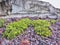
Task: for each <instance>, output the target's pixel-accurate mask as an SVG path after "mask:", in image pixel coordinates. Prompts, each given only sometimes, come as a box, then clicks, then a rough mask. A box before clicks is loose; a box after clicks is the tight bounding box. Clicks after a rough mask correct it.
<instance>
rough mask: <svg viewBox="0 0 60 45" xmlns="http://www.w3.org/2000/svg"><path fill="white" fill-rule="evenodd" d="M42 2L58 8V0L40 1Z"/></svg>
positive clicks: (59, 6)
mask: <svg viewBox="0 0 60 45" xmlns="http://www.w3.org/2000/svg"><path fill="white" fill-rule="evenodd" d="M42 1H46V2H49V3H50V4H52V5H53V6H54V7H56V8H60V0H42Z"/></svg>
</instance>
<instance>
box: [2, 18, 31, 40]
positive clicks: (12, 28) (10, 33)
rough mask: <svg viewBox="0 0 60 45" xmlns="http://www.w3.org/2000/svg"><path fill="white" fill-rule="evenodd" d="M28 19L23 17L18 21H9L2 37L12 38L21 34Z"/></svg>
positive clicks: (27, 23) (28, 21)
mask: <svg viewBox="0 0 60 45" xmlns="http://www.w3.org/2000/svg"><path fill="white" fill-rule="evenodd" d="M30 21H31V20H30V19H28V18H24V19H21V20H20V21H18V22H13V23H10V24H9V25H7V26H6V31H5V32H4V33H3V37H5V38H7V39H13V38H15V37H16V36H18V35H19V34H21V33H22V32H23V31H24V30H25V29H26V28H27V27H28V25H29V24H30Z"/></svg>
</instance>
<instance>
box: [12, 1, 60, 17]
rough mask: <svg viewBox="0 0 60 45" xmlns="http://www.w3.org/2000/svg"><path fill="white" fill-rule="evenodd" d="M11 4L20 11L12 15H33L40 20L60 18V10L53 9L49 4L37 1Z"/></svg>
mask: <svg viewBox="0 0 60 45" xmlns="http://www.w3.org/2000/svg"><path fill="white" fill-rule="evenodd" d="M13 4H15V5H17V6H18V7H20V9H21V10H20V11H19V12H17V13H14V14H13V13H12V15H17V14H19V15H20V14H21V15H23V14H24V15H30V14H31V16H32V15H35V14H37V16H40V17H41V18H45V17H49V18H60V9H58V8H55V7H54V6H53V5H51V4H50V3H49V2H45V1H38V0H15V1H14V0H13ZM12 6H13V5H12Z"/></svg>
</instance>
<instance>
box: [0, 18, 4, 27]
mask: <svg viewBox="0 0 60 45" xmlns="http://www.w3.org/2000/svg"><path fill="white" fill-rule="evenodd" d="M3 24H4V19H0V27H3Z"/></svg>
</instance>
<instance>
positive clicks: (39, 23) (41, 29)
mask: <svg viewBox="0 0 60 45" xmlns="http://www.w3.org/2000/svg"><path fill="white" fill-rule="evenodd" d="M32 25H33V26H34V30H35V33H36V34H38V35H41V36H42V37H49V36H50V35H51V31H50V30H49V28H48V27H49V26H50V22H48V21H47V20H40V19H39V20H33V21H32Z"/></svg>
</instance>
